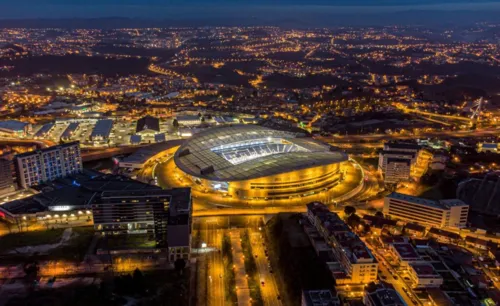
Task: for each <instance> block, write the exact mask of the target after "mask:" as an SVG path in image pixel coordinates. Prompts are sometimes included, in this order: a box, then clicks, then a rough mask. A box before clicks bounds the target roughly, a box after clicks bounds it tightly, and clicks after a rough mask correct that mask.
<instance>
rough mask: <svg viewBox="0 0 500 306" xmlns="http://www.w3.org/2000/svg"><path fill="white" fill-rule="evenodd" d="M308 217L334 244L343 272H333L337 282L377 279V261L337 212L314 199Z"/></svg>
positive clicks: (308, 210)
mask: <svg viewBox="0 0 500 306" xmlns="http://www.w3.org/2000/svg"><path fill="white" fill-rule="evenodd" d="M307 216H308V218H309V220H310V221H311V224H314V225H315V226H316V229H317V230H318V232H319V233H320V234H321V235H322V236H323V237H324V239H325V241H326V242H327V243H328V244H329V245H330V246H331V247H332V252H333V255H334V256H335V258H336V260H337V261H338V263H339V268H340V269H339V271H335V272H334V271H332V273H334V278H335V282H336V283H337V285H343V284H368V283H370V282H373V281H375V280H376V279H377V267H378V262H377V260H376V259H375V257H374V256H373V254H372V253H371V252H370V250H369V249H368V248H367V247H366V245H365V243H364V242H363V241H361V239H360V238H359V237H358V236H357V235H356V234H354V233H353V232H352V231H351V230H350V229H349V227H348V226H347V224H345V222H344V221H343V220H342V219H341V218H340V217H339V216H338V215H337V214H336V213H333V212H330V211H329V210H328V208H327V207H326V206H325V205H324V204H322V203H318V202H314V203H310V204H308V205H307Z"/></svg>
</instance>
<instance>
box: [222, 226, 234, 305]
mask: <svg viewBox="0 0 500 306" xmlns="http://www.w3.org/2000/svg"><path fill="white" fill-rule="evenodd" d="M231 249H232V247H231V238H229V235H227V234H224V236H223V237H222V256H223V259H222V260H223V262H224V271H225V272H224V285H225V290H224V291H225V293H226V300H227V301H229V303H230V304H231V305H235V304H237V303H238V298H237V296H236V291H235V290H234V288H236V275H235V273H234V269H233V253H232V250H231Z"/></svg>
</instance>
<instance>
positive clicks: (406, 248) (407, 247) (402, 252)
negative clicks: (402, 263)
mask: <svg viewBox="0 0 500 306" xmlns="http://www.w3.org/2000/svg"><path fill="white" fill-rule="evenodd" d="M392 246H393V247H394V249H395V250H396V252H398V254H399V257H401V258H402V259H404V260H406V259H418V258H420V256H419V255H418V253H417V251H415V249H414V248H413V246H412V245H411V244H409V243H394V244H393V245H392Z"/></svg>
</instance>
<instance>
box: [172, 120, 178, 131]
mask: <svg viewBox="0 0 500 306" xmlns="http://www.w3.org/2000/svg"><path fill="white" fill-rule="evenodd" d="M172 125H173V126H174V128H176V129H178V128H179V121H177V119H174V121H172Z"/></svg>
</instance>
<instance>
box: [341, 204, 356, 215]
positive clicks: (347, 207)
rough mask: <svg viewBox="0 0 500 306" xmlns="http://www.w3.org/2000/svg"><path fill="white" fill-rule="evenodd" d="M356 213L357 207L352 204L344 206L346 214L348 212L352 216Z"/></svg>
mask: <svg viewBox="0 0 500 306" xmlns="http://www.w3.org/2000/svg"><path fill="white" fill-rule="evenodd" d="M355 213H356V208H354V207H352V206H346V207H344V214H346V215H347V216H352V215H354V214H355Z"/></svg>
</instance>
